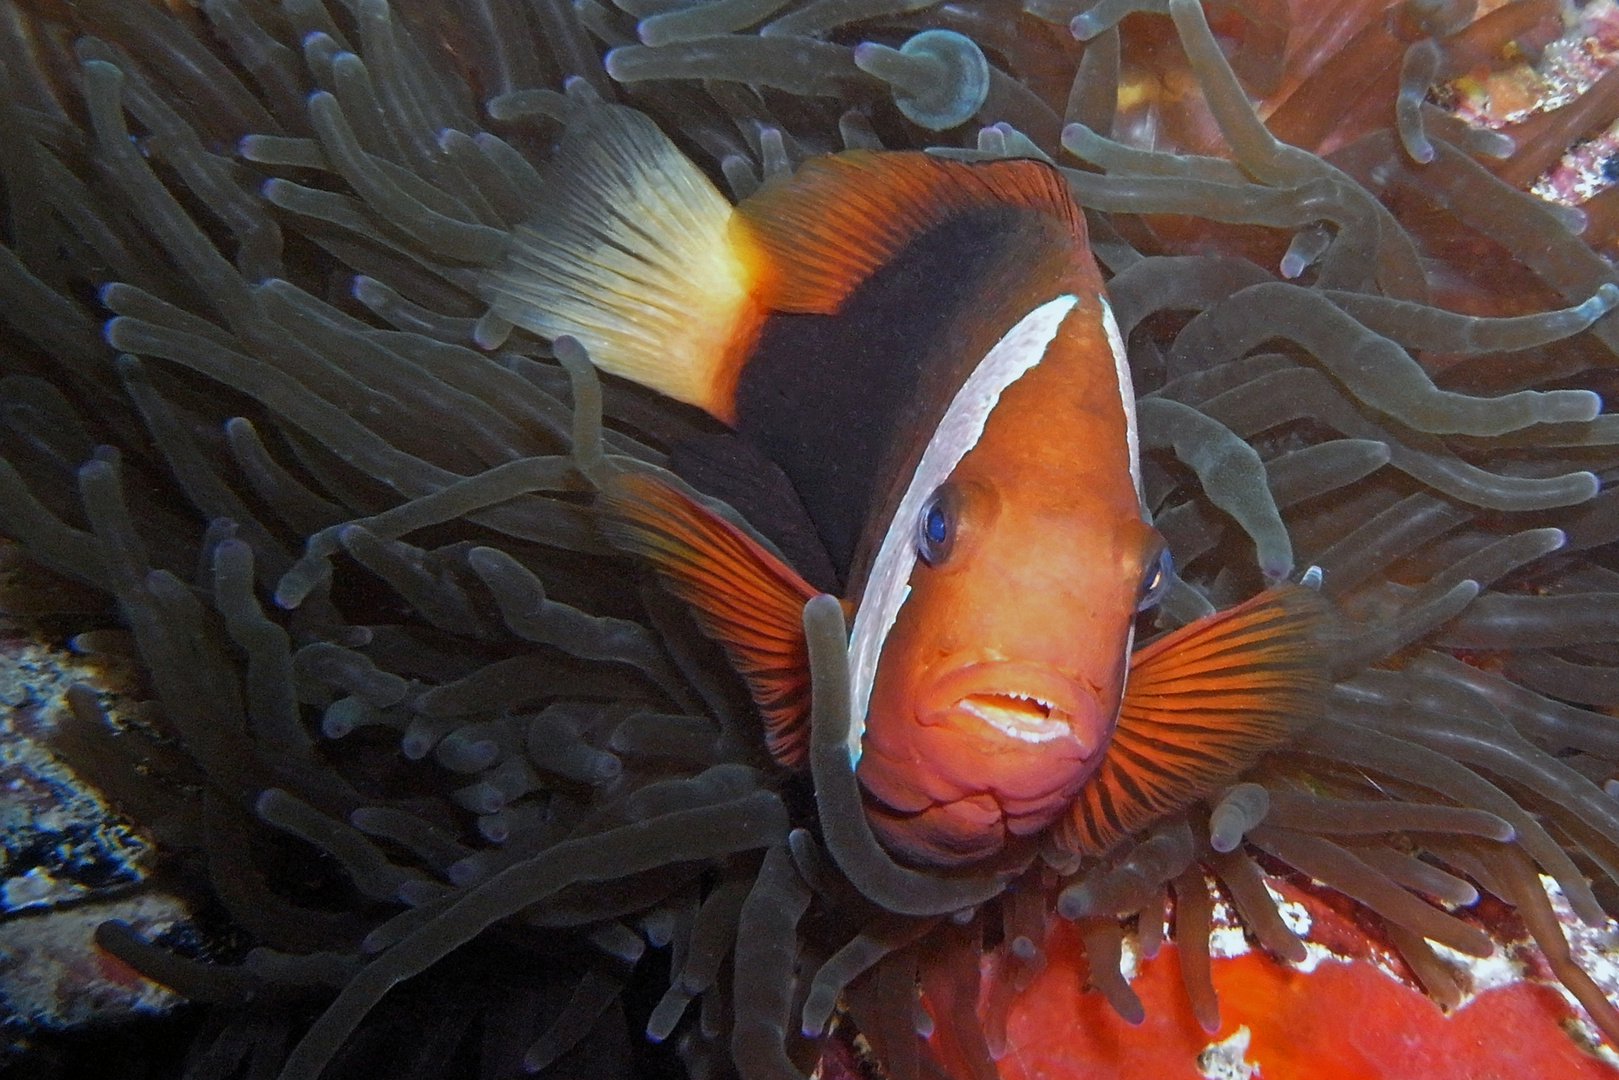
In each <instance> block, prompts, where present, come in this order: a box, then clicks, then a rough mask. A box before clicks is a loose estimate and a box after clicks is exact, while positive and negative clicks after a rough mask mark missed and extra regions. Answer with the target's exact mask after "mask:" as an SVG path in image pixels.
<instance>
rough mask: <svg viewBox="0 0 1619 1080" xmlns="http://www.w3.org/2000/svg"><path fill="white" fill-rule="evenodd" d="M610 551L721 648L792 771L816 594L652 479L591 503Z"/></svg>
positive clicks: (803, 741) (629, 483)
mask: <svg viewBox="0 0 1619 1080" xmlns="http://www.w3.org/2000/svg"><path fill="white" fill-rule="evenodd" d="M596 509H597V514H598V522H599V527H600V529H601V531H602V533H603V534H604V535H605V536H606V537H607V540H608V542H609V543H611V544H612V545H613V546H614V547H616V548H618V549H619V550H621V551H626V552H629V553H630V554H633V555H637V556H639V557H641V558H643V559H645V560H646V561H647V562H649V563H651V564H652V566H653V568H654V569H655V570H656V571H657V573H658V576H659V578H660V579H661V580H662V581H663V583H664V585H665V586H666V587H667V588H668V589H669V591H670V592H672V593H674V594H675V595H676V596H678V597H679V598H680V599H681V600H684V601H685V602H686V603H687V604H689V605H690V606H691V609H692V615H693V617H694V618H695V619H696V621H697V625H698V627H699V628H700V629H701V630H702V631H703V633H705V634H706V635H708V636H709V637H711V638H713V639H714V640H715V641H717V642H719V644H720V646H721V647H722V648H723V649H724V650H725V654H726V656H727V658H729V659H730V661H731V665H732V666H733V667H734V668H736V670H737V673H738V674H740V675H741V676H742V679H743V681H744V682H745V683H746V684H747V686H748V690H749V692H750V693H751V694H752V696H753V700H754V703H755V704H757V705H758V707H759V711H760V713H761V714H762V715H763V717H764V729H765V745H766V747H767V748H768V749H769V751H770V754H771V756H772V757H774V758H775V759H776V761H778V762H780V763H781V764H783V765H786V766H789V767H791V768H797V767H799V766H801V765H803V764H804V763H805V758H806V754H807V752H808V748H809V705H810V697H809V691H810V677H809V650H808V645H807V644H806V642H805V640H804V628H803V623H802V616H803V611H804V604H805V603H806V602H808V601H809V599H810V598H811V597H813V596H815V595H817V592H818V590H816V589H814V588H812V587H811V586H810V585H809V584H808V583H807V582H805V581H804V579H803V578H801V577H799V576H798V574H797V573H795V572H794V571H793V569H792V568H791V567H789V566H788V565H787V564H786V563H784V562H782V561H781V560H780V559H778V558H777V557H776V556H775V555H773V554H771V553H770V552H769V551H767V550H765V548H764V547H762V546H761V545H760V544H759V543H758V541H756V540H754V539H753V538H752V537H750V536H749V535H748V534H747V533H745V532H743V531H742V530H741V529H739V528H737V527H736V526H735V525H733V524H731V523H730V522H729V521H726V520H725V519H724V518H723V517H721V516H720V515H719V514H716V513H715V512H713V511H712V510H710V509H708V508H707V507H705V506H703V505H701V504H700V503H698V502H697V501H696V500H694V499H692V498H691V497H690V496H689V495H687V494H686V493H684V492H682V491H680V490H679V489H677V488H676V487H674V486H672V485H670V484H668V483H665V482H663V481H661V480H659V479H657V478H656V477H652V476H648V475H645V474H641V473H624V474H621V475H619V476H617V477H614V478H613V480H611V481H610V482H609V483H608V484H607V486H606V487H605V488H604V489H603V490H602V493H601V495H600V496H599V497H598V499H597V501H596Z"/></svg>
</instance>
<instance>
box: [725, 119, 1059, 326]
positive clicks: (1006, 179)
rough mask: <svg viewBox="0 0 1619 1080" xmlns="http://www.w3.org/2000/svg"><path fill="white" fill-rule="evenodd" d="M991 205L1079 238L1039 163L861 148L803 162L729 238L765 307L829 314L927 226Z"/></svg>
mask: <svg viewBox="0 0 1619 1080" xmlns="http://www.w3.org/2000/svg"><path fill="white" fill-rule="evenodd" d="M996 206H1008V207H1016V208H1021V209H1025V210H1033V211H1039V212H1042V213H1047V214H1051V215H1053V216H1055V217H1057V218H1058V219H1060V220H1062V221H1063V222H1065V223H1066V224H1067V226H1068V228H1069V230H1070V231H1071V232H1072V233H1073V234H1074V235H1075V237H1076V238H1080V239H1083V237H1084V235H1085V219H1084V217H1082V216H1081V215H1080V213H1079V211H1078V209H1077V208H1076V207H1075V206H1074V202H1073V200H1072V199H1071V198H1070V197H1069V195H1068V186H1067V184H1066V183H1065V182H1064V180H1063V178H1062V175H1061V174H1060V173H1058V172H1057V170H1056V169H1054V168H1052V167H1051V166H1049V165H1046V164H1044V163H1042V162H1038V161H991V162H980V163H967V162H962V161H952V160H950V159H948V158H939V157H933V156H931V155H929V154H924V153H909V152H894V153H889V152H882V153H879V152H875V151H870V150H851V151H849V152H847V153H842V154H832V155H829V156H826V157H817V158H811V159H810V160H809V161H807V162H805V163H804V165H803V166H801V167H800V168H799V170H798V171H797V172H796V173H794V174H793V175H792V177H790V178H788V179H784V180H781V181H778V182H776V183H772V184H768V185H766V186H765V187H764V188H763V189H762V190H760V191H759V192H758V193H757V194H755V195H753V196H751V197H750V198H748V199H746V200H745V201H743V202H742V204H741V205H740V206H738V207H737V208H736V214H735V216H734V217H733V218H732V225H731V231H732V234H733V236H734V237H735V239H736V245H737V248H738V249H739V250H743V251H746V250H748V249H749V248H751V249H753V250H754V251H755V252H757V257H755V258H750V259H749V260H748V262H749V265H750V266H752V267H755V268H756V272H757V275H758V276H757V277H756V278H755V286H754V287H755V289H756V295H757V296H758V298H759V299H760V301H761V302H763V304H764V305H765V306H766V307H768V308H770V309H771V310H774V311H785V312H796V313H800V314H820V315H829V314H832V313H833V312H835V311H836V310H837V309H838V307H839V305H840V304H842V303H843V300H844V298H845V297H847V296H848V295H849V293H850V291H851V290H852V289H854V287H855V286H856V285H858V284H860V282H862V281H864V280H865V279H866V278H868V277H870V276H871V274H872V272H873V271H874V270H876V269H877V268H878V267H879V266H882V265H883V264H884V263H885V262H887V261H888V260H889V259H891V258H892V257H893V256H894V255H895V254H897V253H898V252H899V251H900V249H901V248H903V247H904V246H905V245H906V244H907V243H909V242H910V241H912V240H914V239H915V238H916V237H918V236H920V235H921V234H922V233H924V232H926V231H927V230H928V229H930V228H933V227H934V226H936V225H940V224H943V223H944V222H945V221H948V220H949V219H950V218H952V217H954V216H956V215H958V214H961V213H964V212H967V211H971V210H975V209H985V208H990V207H996Z"/></svg>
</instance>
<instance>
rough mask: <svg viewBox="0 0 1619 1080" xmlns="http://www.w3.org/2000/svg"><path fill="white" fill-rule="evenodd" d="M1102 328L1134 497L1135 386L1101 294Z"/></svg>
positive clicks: (1137, 462)
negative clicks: (1116, 387)
mask: <svg viewBox="0 0 1619 1080" xmlns="http://www.w3.org/2000/svg"><path fill="white" fill-rule="evenodd" d="M1101 299H1102V329H1103V331H1105V332H1106V333H1107V345H1108V348H1110V349H1112V350H1113V370H1114V372H1115V373H1116V374H1117V375H1118V377H1119V403H1120V404H1122V405H1123V406H1124V438H1125V445H1126V446H1127V447H1128V448H1129V450H1130V479H1131V481H1132V482H1134V484H1135V486H1136V498H1137V499H1138V500H1140V499H1141V498H1143V495H1142V491H1141V436H1140V434H1139V433H1138V432H1137V430H1136V388H1135V384H1134V383H1133V382H1132V381H1131V380H1130V357H1129V356H1128V355H1127V354H1126V353H1125V350H1124V338H1123V337H1122V336H1121V335H1120V334H1119V324H1118V321H1117V320H1116V319H1114V318H1113V308H1112V306H1111V305H1110V304H1108V302H1107V297H1105V296H1104V297H1102V298H1101Z"/></svg>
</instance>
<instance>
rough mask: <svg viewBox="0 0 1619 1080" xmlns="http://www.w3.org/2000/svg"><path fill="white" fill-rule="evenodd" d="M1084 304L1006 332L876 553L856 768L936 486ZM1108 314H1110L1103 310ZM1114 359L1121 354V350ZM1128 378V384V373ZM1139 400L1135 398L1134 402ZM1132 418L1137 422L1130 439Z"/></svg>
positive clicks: (853, 750) (933, 442) (864, 612)
mask: <svg viewBox="0 0 1619 1080" xmlns="http://www.w3.org/2000/svg"><path fill="white" fill-rule="evenodd" d="M1078 302H1079V301H1078V298H1076V297H1073V296H1059V297H1057V298H1056V299H1055V300H1048V301H1046V302H1045V303H1044V304H1041V305H1040V306H1039V307H1037V308H1035V309H1034V310H1033V311H1031V312H1029V313H1028V314H1027V315H1025V316H1023V318H1022V319H1020V320H1019V321H1018V324H1017V325H1016V326H1014V327H1012V329H1010V330H1008V331H1007V332H1006V335H1005V336H1004V337H1002V338H1001V340H999V341H997V342H996V343H995V346H994V348H992V349H990V350H989V352H988V353H986V354H985V356H984V358H983V359H982V360H980V361H979V362H978V366H977V367H976V368H974V369H973V373H972V374H971V375H969V376H968V377H967V381H966V382H964V383H962V385H961V389H959V390H957V391H956V396H955V397H954V398H953V399H951V402H950V407H949V408H948V409H946V410H945V414H944V419H943V420H941V421H940V422H939V426H938V428H937V429H936V430H935V431H934V432H933V437H932V438H931V439H929V440H928V445H927V449H926V450H924V451H923V452H922V460H921V461H919V462H917V465H916V472H915V473H914V474H913V475H912V476H911V483H910V486H909V487H907V488H906V489H905V495H904V497H903V498H901V499H900V502H899V509H898V510H896V511H895V512H894V517H893V518H892V520H890V521H889V523H888V533H887V535H885V536H884V537H883V542H882V546H881V547H879V548H878V549H877V558H876V559H875V560H874V561H873V562H872V565H871V576H870V577H869V578H868V579H867V581H866V589H865V592H864V593H863V594H862V595H861V598H860V609H859V610H858V611H856V612H855V617H854V631H853V634H852V635H851V637H850V640H849V682H850V685H851V690H852V694H851V696H850V712H851V713H852V716H851V723H850V725H849V760H850V761H851V762H854V761H859V760H860V737H861V736H862V735H864V734H865V731H866V708H867V706H868V705H869V704H870V702H871V687H872V683H873V682H875V681H876V678H877V660H878V657H879V656H880V655H881V654H882V650H883V642H884V641H886V640H887V638H888V632H889V631H890V630H892V629H893V628H894V620H895V619H897V618H899V609H900V606H901V605H902V604H904V603H905V598H906V597H907V596H908V595H910V591H911V586H910V581H911V570H912V569H913V568H914V567H915V566H916V518H917V515H918V514H920V513H921V512H922V506H923V504H924V503H926V502H927V500H928V499H929V498H930V497H932V495H933V492H934V491H935V490H936V489H937V488H938V486H939V485H940V484H942V483H944V482H945V480H947V479H949V477H950V474H951V473H952V472H955V469H956V466H957V465H959V464H960V463H961V459H962V458H964V457H966V456H967V451H969V450H971V449H972V448H973V447H975V446H977V445H978V440H979V438H981V437H982V436H983V434H984V425H985V424H986V423H987V422H988V421H989V414H990V413H992V412H994V411H995V405H996V403H997V402H999V401H1000V399H1001V392H1002V391H1003V390H1005V389H1006V388H1007V387H1008V386H1011V385H1012V384H1013V383H1015V382H1017V381H1018V379H1019V378H1021V377H1022V375H1023V374H1024V372H1026V371H1028V370H1029V369H1030V368H1032V367H1034V366H1035V365H1036V364H1038V363H1039V362H1040V360H1041V358H1042V357H1044V356H1045V354H1046V347H1047V346H1048V345H1050V344H1051V341H1052V339H1053V338H1055V337H1056V336H1057V327H1058V326H1060V325H1062V321H1063V319H1065V318H1067V317H1068V313H1069V312H1070V311H1071V310H1073V307H1074V305H1075V304H1076V303H1078ZM1106 310H1107V309H1106V308H1105V307H1104V308H1103V311H1106ZM1106 317H1107V319H1108V325H1109V326H1112V325H1113V322H1112V315H1111V313H1109V314H1108V315H1107V316H1106ZM1118 336H1119V332H1118V330H1117V329H1116V328H1115V329H1113V331H1112V340H1114V341H1117V340H1118ZM1114 352H1115V355H1122V354H1123V350H1122V348H1120V347H1118V346H1115V348H1114ZM1125 377H1126V378H1128V372H1126V375H1125ZM1134 400H1135V399H1134V398H1133V397H1132V398H1130V401H1131V402H1132V403H1134ZM1134 419H1135V417H1134V415H1132V416H1131V421H1132V423H1131V434H1132V437H1133V436H1134V431H1135V427H1134Z"/></svg>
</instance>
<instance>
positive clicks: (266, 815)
mask: <svg viewBox="0 0 1619 1080" xmlns="http://www.w3.org/2000/svg"><path fill="white" fill-rule="evenodd" d="M281 798H282V793H281V792H280V791H279V790H278V789H276V788H265V789H264V790H263V791H261V792H259V795H258V798H256V799H254V800H253V813H255V814H257V815H258V816H259V817H260V818H263V819H264V820H266V821H268V820H269V819H270V815H271V814H273V813H275V805H276V803H278V802H280V801H281Z"/></svg>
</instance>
